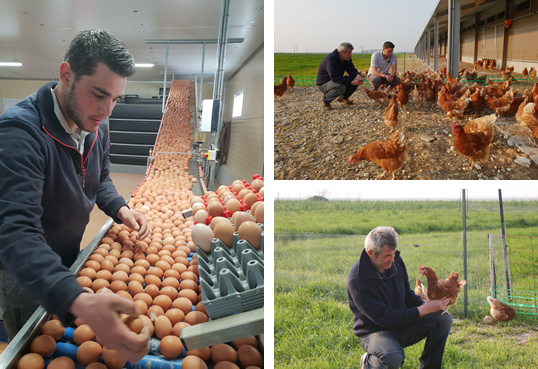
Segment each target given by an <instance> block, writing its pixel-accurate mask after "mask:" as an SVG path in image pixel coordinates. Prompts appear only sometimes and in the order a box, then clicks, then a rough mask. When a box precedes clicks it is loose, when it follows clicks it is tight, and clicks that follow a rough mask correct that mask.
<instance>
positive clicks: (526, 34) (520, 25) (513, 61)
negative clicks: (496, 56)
mask: <svg viewBox="0 0 538 369" xmlns="http://www.w3.org/2000/svg"><path fill="white" fill-rule="evenodd" d="M516 18H517V17H516ZM506 52H507V55H506V56H507V65H508V66H514V68H515V69H514V70H515V71H516V72H521V71H522V70H523V68H525V67H527V68H530V67H531V66H534V68H538V15H536V14H534V15H532V16H530V17H524V18H520V19H515V20H514V21H513V22H512V25H511V26H510V28H509V29H508V45H507V48H506Z"/></svg>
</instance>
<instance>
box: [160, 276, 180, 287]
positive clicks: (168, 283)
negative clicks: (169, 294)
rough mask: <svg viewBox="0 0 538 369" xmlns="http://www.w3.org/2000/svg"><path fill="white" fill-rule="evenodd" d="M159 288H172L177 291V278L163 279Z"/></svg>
mask: <svg viewBox="0 0 538 369" xmlns="http://www.w3.org/2000/svg"><path fill="white" fill-rule="evenodd" d="M161 286H162V287H174V288H176V289H177V288H178V287H179V281H178V280H177V278H174V277H168V278H165V279H164V281H162V283H161Z"/></svg>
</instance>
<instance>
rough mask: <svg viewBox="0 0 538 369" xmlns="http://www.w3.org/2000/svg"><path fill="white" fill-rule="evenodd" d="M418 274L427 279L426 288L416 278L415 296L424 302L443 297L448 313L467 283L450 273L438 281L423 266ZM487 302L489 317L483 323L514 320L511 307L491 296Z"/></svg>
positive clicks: (432, 272) (432, 273)
mask: <svg viewBox="0 0 538 369" xmlns="http://www.w3.org/2000/svg"><path fill="white" fill-rule="evenodd" d="M419 272H420V274H422V275H423V276H425V277H426V278H427V280H428V288H426V287H424V285H423V284H422V283H421V282H420V279H418V278H417V283H416V286H415V294H416V295H417V296H420V298H422V300H424V301H428V300H441V299H443V298H445V297H448V298H450V301H449V303H448V306H447V310H446V311H447V312H448V308H449V307H450V306H452V305H455V304H456V302H457V301H458V295H459V293H460V291H461V288H462V287H463V286H465V284H466V283H467V282H466V281H465V280H462V281H459V280H458V279H459V273H457V272H455V273H454V272H452V273H450V275H447V278H446V279H444V280H441V281H440V280H439V278H438V277H437V274H435V272H434V271H433V270H432V269H431V268H425V267H424V265H422V266H421V267H420V268H419ZM487 300H488V303H489V305H490V314H491V316H489V315H488V316H486V317H485V319H484V322H485V323H486V324H493V319H495V320H497V321H499V322H506V321H508V320H512V319H514V317H515V316H516V311H515V310H514V308H513V307H511V306H509V305H506V304H505V303H503V302H502V301H499V300H498V299H496V298H494V297H491V296H488V298H487ZM492 317H493V318H492Z"/></svg>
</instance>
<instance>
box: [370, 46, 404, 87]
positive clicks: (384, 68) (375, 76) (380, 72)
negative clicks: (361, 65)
mask: <svg viewBox="0 0 538 369" xmlns="http://www.w3.org/2000/svg"><path fill="white" fill-rule="evenodd" d="M393 53H394V44H393V43H392V42H390V41H387V42H385V43H384V44H383V50H380V51H376V52H375V53H373V54H372V60H371V62H370V69H368V80H369V81H370V83H371V84H372V86H373V88H374V90H377V89H378V88H379V86H381V85H390V87H392V88H394V87H396V86H398V85H399V84H400V77H398V76H397V75H396V73H397V72H398V64H397V58H396V55H394V54H393ZM389 69H390V73H389Z"/></svg>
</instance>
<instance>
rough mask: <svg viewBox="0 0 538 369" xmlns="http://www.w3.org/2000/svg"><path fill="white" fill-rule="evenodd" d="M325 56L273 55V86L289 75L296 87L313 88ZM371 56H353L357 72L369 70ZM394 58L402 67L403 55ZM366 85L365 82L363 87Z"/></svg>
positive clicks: (413, 56) (410, 56) (407, 56)
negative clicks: (396, 58)
mask: <svg viewBox="0 0 538 369" xmlns="http://www.w3.org/2000/svg"><path fill="white" fill-rule="evenodd" d="M327 54H328V53H327ZM327 54H287V53H275V54H274V62H275V67H274V68H275V71H274V73H275V74H274V79H275V84H277V83H278V82H280V80H281V79H282V78H283V77H284V76H286V75H287V74H291V75H292V76H293V79H295V85H296V86H315V85H316V76H317V74H318V67H319V63H320V62H321V60H322V59H323V58H324V57H325V56H327ZM371 56H372V54H353V56H352V60H353V65H355V68H357V70H359V71H361V72H365V71H366V70H367V69H368V68H370V58H371ZM396 56H397V57H398V65H402V66H403V63H404V59H403V58H404V54H396ZM405 57H406V58H407V59H409V58H416V57H415V55H414V54H406V55H405ZM367 84H368V83H367V82H366V83H365V85H367Z"/></svg>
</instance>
